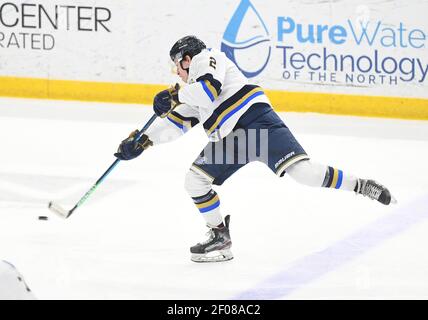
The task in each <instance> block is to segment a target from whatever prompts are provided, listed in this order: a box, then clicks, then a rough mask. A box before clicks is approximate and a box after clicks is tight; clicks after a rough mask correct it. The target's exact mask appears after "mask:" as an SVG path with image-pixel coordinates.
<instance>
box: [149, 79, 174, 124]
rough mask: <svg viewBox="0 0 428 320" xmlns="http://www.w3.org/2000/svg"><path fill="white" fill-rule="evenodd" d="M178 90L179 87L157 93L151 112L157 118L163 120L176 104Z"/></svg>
mask: <svg viewBox="0 0 428 320" xmlns="http://www.w3.org/2000/svg"><path fill="white" fill-rule="evenodd" d="M178 90H180V85H179V84H178V83H177V84H175V86H174V87H171V88H169V89H166V90H163V91H161V92H159V93H158V94H157V95H156V96H155V98H154V100H153V111H154V112H155V113H156V115H157V116H158V117H161V118H165V117H166V116H167V115H168V114H169V113H170V112H171V111H172V110H173V109H174V108H175V107H176V106H177V105H178V104H180V101H178Z"/></svg>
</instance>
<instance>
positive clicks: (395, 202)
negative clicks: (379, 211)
mask: <svg viewBox="0 0 428 320" xmlns="http://www.w3.org/2000/svg"><path fill="white" fill-rule="evenodd" d="M391 204H397V199H395V198H394V197H393V196H391Z"/></svg>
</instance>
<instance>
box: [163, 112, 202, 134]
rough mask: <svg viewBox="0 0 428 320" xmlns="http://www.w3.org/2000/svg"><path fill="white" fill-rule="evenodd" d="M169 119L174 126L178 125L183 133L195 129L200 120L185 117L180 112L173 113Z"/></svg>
mask: <svg viewBox="0 0 428 320" xmlns="http://www.w3.org/2000/svg"><path fill="white" fill-rule="evenodd" d="M167 119H168V120H169V121H170V122H172V123H173V124H174V125H176V126H177V127H178V128H179V129H181V130H182V131H183V132H186V131H187V130H189V129H190V128H192V127H194V126H195V125H197V124H198V123H199V120H198V119H196V118H190V117H183V116H182V115H181V114H179V113H178V112H175V111H173V112H171V113H170V114H169V115H168V116H167Z"/></svg>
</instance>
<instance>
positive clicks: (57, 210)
mask: <svg viewBox="0 0 428 320" xmlns="http://www.w3.org/2000/svg"><path fill="white" fill-rule="evenodd" d="M156 118H157V115H155V114H154V115H153V116H152V117H151V118H150V119H149V121H147V123H146V124H145V126H144V127H143V128H142V129H141V130H140V131H139V132H138V134H137V136H136V139H135V141H138V140H139V139H140V138H141V136H142V135H143V134H144V132H145V131H146V130H147V129H148V128H149V127H150V126H151V125H152V123H153V122H154V121H155V120H156ZM119 162H120V159H116V160H115V161H114V162H113V163H112V165H111V166H110V167H109V168H108V169H107V171H106V172H104V174H103V175H102V176H101V177H100V178H99V179H98V181H97V182H95V184H94V185H93V186H92V188H91V189H89V191H88V192H86V193H85V195H84V196H83V197H82V198H81V199H80V200H79V202H78V203H76V205H75V206H74V207H73V208H72V209H71V210H66V209H64V208H62V207H61V206H60V205H58V204H57V203H55V202H53V201H50V202H49V204H48V208H49V209H50V210H51V211H52V212H54V213H55V214H57V215H58V216H60V217H61V218H64V219H67V218H68V217H70V216H71V215H72V214H73V212H74V211H75V210H76V209H77V208H78V207H80V206H81V205H82V204H83V203H84V202H85V201H86V200H87V199H88V198H89V196H90V195H91V194H92V193H93V192H94V191H95V190H96V189H97V188H98V186H99V185H100V184H101V183H102V182H103V181H104V179H105V178H106V177H107V176H108V175H109V174H110V172H112V171H113V169H114V168H115V167H116V166H117V165H118V163H119Z"/></svg>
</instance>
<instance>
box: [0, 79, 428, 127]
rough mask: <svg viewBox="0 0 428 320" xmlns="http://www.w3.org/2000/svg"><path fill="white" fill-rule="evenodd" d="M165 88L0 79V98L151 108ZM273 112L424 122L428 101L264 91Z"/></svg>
mask: <svg viewBox="0 0 428 320" xmlns="http://www.w3.org/2000/svg"><path fill="white" fill-rule="evenodd" d="M167 87H168V86H167V85H159V84H130V83H118V82H116V83H115V82H91V81H73V80H50V79H36V78H18V77H0V96H7V97H20V98H35V99H58V100H81V101H99V102H115V103H138V104H152V102H153V97H154V96H155V94H156V93H158V92H159V91H161V90H163V89H166V88H167ZM265 92H266V94H267V95H268V97H269V98H270V100H271V102H272V105H273V107H274V108H275V110H277V111H293V112H315V113H326V114H336V115H355V116H367V117H383V118H399V119H418V120H428V99H418V98H402V97H380V96H362V95H346V94H333V93H313V92H288V91H280V90H265Z"/></svg>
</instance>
